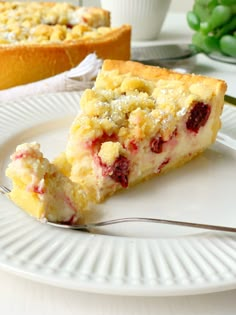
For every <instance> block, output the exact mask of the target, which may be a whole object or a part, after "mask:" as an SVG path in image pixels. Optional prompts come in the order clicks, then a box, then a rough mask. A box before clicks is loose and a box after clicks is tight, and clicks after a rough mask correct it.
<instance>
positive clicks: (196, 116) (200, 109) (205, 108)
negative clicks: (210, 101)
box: [186, 102, 211, 133]
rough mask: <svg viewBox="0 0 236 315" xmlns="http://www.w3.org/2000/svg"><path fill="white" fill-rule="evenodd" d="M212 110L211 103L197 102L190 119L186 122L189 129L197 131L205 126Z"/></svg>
mask: <svg viewBox="0 0 236 315" xmlns="http://www.w3.org/2000/svg"><path fill="white" fill-rule="evenodd" d="M210 112H211V107H210V106H209V105H207V104H205V103H202V102H198V103H196V104H195V106H194V107H193V108H192V110H191V111H190V114H189V117H188V120H187V122H186V127H187V129H188V130H190V131H193V132H195V133H197V132H198V130H199V129H200V127H203V126H205V124H206V122H207V120H208V118H209V115H210Z"/></svg>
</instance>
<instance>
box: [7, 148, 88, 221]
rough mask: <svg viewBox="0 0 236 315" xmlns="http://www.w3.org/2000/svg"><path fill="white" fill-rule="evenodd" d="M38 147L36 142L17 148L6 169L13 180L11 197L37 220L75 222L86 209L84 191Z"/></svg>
mask: <svg viewBox="0 0 236 315" xmlns="http://www.w3.org/2000/svg"><path fill="white" fill-rule="evenodd" d="M39 149H40V146H39V144H36V143H30V144H27V143H25V144H22V145H19V146H18V147H17V148H16V152H15V153H14V154H13V155H12V156H11V160H12V162H11V163H10V164H9V166H8V168H7V170H6V175H7V176H8V177H10V178H11V179H12V181H13V189H12V191H11V192H10V193H9V197H10V199H12V200H13V201H14V202H15V203H16V204H17V205H18V206H19V207H21V208H23V209H24V210H25V211H26V212H28V213H29V214H30V215H32V216H34V217H36V218H38V219H46V220H48V221H51V222H62V223H70V224H75V223H77V222H78V220H81V218H82V217H83V212H84V211H85V210H86V208H87V200H86V198H85V195H84V192H83V191H82V190H81V188H80V187H79V185H78V184H75V183H72V182H71V180H70V179H69V178H68V177H66V176H64V175H62V174H61V173H60V172H59V171H58V169H57V168H56V167H55V166H54V165H53V164H51V163H49V161H48V160H47V159H45V158H44V157H43V154H42V153H41V152H40V151H39Z"/></svg>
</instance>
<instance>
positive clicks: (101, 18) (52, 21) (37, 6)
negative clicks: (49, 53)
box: [0, 2, 111, 45]
mask: <svg viewBox="0 0 236 315" xmlns="http://www.w3.org/2000/svg"><path fill="white" fill-rule="evenodd" d="M109 25H110V20H109V14H108V12H107V11H104V10H102V9H100V8H86V7H78V6H73V5H71V4H68V3H54V4H53V3H42V2H41V3H40V2H2V3H0V45H7V44H8V45H9V44H15V45H16V44H26V43H27V44H29V43H30V44H37V43H40V44H46V43H48V42H56V43H58V42H59V43H60V42H64V41H73V40H78V39H93V38H98V37H101V36H103V35H105V34H107V33H109V32H110V31H111V28H110V27H109Z"/></svg>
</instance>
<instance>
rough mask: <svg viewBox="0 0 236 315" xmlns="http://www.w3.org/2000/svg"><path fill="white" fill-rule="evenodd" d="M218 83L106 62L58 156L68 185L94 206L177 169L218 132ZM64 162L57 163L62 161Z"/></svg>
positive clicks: (221, 90) (220, 100)
mask: <svg viewBox="0 0 236 315" xmlns="http://www.w3.org/2000/svg"><path fill="white" fill-rule="evenodd" d="M225 90H226V84H225V82H223V81H221V80H217V79H213V78H208V77H203V76H199V75H194V74H180V73H177V72H173V71H169V70H167V69H163V68H158V67H152V66H145V65H142V64H140V63H136V62H132V61H127V62H124V61H112V60H106V61H105V62H104V63H103V68H102V71H101V72H100V74H99V75H98V77H97V80H96V82H95V87H94V88H92V89H89V90H86V91H85V92H84V93H83V96H82V98H81V102H80V106H81V113H79V114H78V116H77V117H76V118H75V120H74V122H73V124H72V127H71V129H70V134H69V140H68V145H67V148H66V154H65V155H63V158H62V159H61V161H60V159H58V160H57V161H56V163H57V164H58V167H59V168H61V169H62V171H63V167H61V166H60V164H62V165H65V163H66V162H65V160H66V161H67V163H68V164H69V167H67V170H69V169H70V173H69V174H68V173H67V176H70V178H71V180H72V181H74V182H78V183H80V185H81V186H82V187H83V189H84V190H85V192H86V194H87V196H88V198H89V199H91V200H93V201H95V202H99V201H101V200H103V199H104V198H105V197H107V196H109V195H112V194H113V193H114V192H115V191H117V190H119V189H121V188H127V187H130V186H132V185H134V184H136V183H139V182H141V181H143V180H146V179H148V178H149V177H151V176H153V175H155V174H161V173H163V172H166V171H167V170H169V169H172V168H175V167H178V166H180V165H182V164H184V163H186V162H187V161H189V160H191V159H192V158H193V157H194V156H196V155H197V154H199V153H200V152H202V151H203V150H205V149H206V148H207V147H208V146H209V145H210V144H212V143H213V142H214V141H215V139H216V135H217V131H218V130H219V128H220V126H221V121H220V115H221V112H222V108H223V104H224V93H225ZM63 159H64V161H63Z"/></svg>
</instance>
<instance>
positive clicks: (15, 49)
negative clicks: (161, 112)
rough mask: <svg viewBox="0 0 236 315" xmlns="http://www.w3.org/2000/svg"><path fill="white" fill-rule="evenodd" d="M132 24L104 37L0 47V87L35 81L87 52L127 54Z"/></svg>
mask: <svg viewBox="0 0 236 315" xmlns="http://www.w3.org/2000/svg"><path fill="white" fill-rule="evenodd" d="M130 38H131V27H130V26H129V25H123V26H121V27H119V28H116V29H113V30H111V32H109V33H107V34H105V35H104V36H103V37H100V38H96V39H83V40H82V39H81V40H77V41H75V42H67V43H60V44H54V43H53V44H47V45H18V46H10V45H9V46H6V47H4V46H1V47H0V68H1V71H0V89H7V88H10V87H13V86H16V85H21V84H26V83H30V82H34V81H38V80H41V79H44V78H47V77H50V76H53V75H56V74H58V73H61V72H64V71H66V70H69V69H71V68H73V67H75V66H76V65H78V63H79V62H80V61H82V60H83V59H84V58H85V57H86V56H87V55H88V54H89V53H93V52H96V54H97V55H98V57H100V58H102V59H106V58H109V59H121V60H122V59H123V60H128V59H129V58H130Z"/></svg>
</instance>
